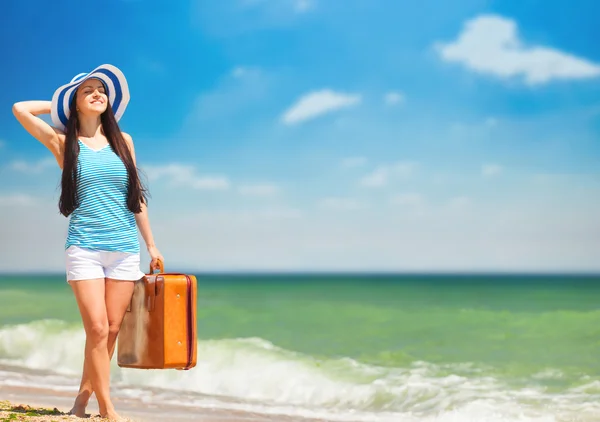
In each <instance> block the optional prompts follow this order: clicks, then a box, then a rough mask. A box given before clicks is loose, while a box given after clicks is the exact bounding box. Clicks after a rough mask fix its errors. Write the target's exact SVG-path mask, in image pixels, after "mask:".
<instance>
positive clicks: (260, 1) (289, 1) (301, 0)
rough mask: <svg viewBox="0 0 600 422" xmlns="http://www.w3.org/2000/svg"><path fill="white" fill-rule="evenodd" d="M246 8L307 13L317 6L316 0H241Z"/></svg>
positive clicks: (273, 11)
mask: <svg viewBox="0 0 600 422" xmlns="http://www.w3.org/2000/svg"><path fill="white" fill-rule="evenodd" d="M240 3H241V5H242V6H243V7H245V8H258V7H260V8H263V9H266V10H267V11H269V12H271V13H275V12H279V13H285V12H287V13H289V11H290V9H291V10H292V11H293V12H295V13H306V12H308V11H310V10H312V9H313V8H314V7H315V0H240Z"/></svg>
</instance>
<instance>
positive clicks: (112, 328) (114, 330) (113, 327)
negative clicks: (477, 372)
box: [108, 322, 121, 338]
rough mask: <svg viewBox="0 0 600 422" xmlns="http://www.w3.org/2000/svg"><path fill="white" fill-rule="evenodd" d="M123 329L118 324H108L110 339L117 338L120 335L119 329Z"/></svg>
mask: <svg viewBox="0 0 600 422" xmlns="http://www.w3.org/2000/svg"><path fill="white" fill-rule="evenodd" d="M120 328H121V326H120V325H119V324H118V323H115V322H109V323H108V336H109V337H113V338H114V337H116V336H117V335H118V334H119V329H120Z"/></svg>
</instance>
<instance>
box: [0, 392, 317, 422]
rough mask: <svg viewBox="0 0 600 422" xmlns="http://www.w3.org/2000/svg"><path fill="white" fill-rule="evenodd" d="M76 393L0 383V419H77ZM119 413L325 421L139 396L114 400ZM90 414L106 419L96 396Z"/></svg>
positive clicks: (141, 417) (149, 421) (158, 420)
mask: <svg viewBox="0 0 600 422" xmlns="http://www.w3.org/2000/svg"><path fill="white" fill-rule="evenodd" d="M72 400H73V397H71V394H70V393H69V394H67V393H65V394H62V393H57V392H56V391H50V390H47V389H42V388H35V387H28V388H22V387H10V388H6V387H0V421H5V420H27V421H36V422H37V421H63V420H64V421H67V420H68V421H71V422H73V421H77V420H82V418H77V417H75V416H72V415H68V414H67V412H68V411H69V409H70V407H71V404H72ZM114 404H115V407H116V408H117V411H118V412H119V414H120V415H121V416H122V417H124V418H127V419H128V420H130V421H132V422H164V421H174V422H175V421H177V422H179V421H181V422H183V421H200V422H226V421H231V422H238V421H253V422H275V421H277V422H326V421H325V420H324V419H308V418H301V417H292V416H286V415H265V414H260V413H253V412H242V411H236V410H224V409H210V408H202V409H199V408H193V409H187V408H181V407H175V406H169V405H164V404H161V405H160V406H153V405H151V404H150V405H149V404H148V403H143V402H141V401H139V400H133V399H128V400H119V399H115V400H114ZM11 415H14V416H11ZM88 415H89V417H88V418H85V419H83V420H94V421H95V420H98V421H102V420H106V419H102V418H100V417H99V415H98V407H97V404H96V402H95V399H94V397H92V400H91V401H90V406H89V407H88Z"/></svg>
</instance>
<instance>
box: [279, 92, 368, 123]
mask: <svg viewBox="0 0 600 422" xmlns="http://www.w3.org/2000/svg"><path fill="white" fill-rule="evenodd" d="M360 102H361V96H360V95H355V94H345V93H341V92H335V91H332V90H330V89H323V90H320V91H313V92H309V93H308V94H305V95H303V96H302V97H301V98H300V99H298V101H296V103H294V104H293V105H292V106H291V107H290V108H289V109H288V110H286V111H285V112H284V114H283V116H282V120H283V122H284V123H285V124H288V125H291V124H296V123H301V122H304V121H307V120H310V119H314V118H315V117H317V116H320V115H323V114H326V113H331V112H333V111H336V110H340V109H343V108H348V107H352V106H355V105H357V104H359V103H360Z"/></svg>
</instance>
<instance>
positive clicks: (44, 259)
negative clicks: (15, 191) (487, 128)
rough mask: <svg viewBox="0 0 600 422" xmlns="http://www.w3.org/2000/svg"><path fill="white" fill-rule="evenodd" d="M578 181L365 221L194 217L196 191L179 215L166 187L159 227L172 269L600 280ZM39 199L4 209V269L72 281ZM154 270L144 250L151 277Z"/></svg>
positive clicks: (594, 209) (230, 213)
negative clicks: (594, 275)
mask: <svg viewBox="0 0 600 422" xmlns="http://www.w3.org/2000/svg"><path fill="white" fill-rule="evenodd" d="M575 180H576V181H577V182H579V186H582V187H583V188H584V189H585V190H583V191H581V192H579V193H577V194H575V193H574V191H573V179H570V178H569V179H566V180H565V181H563V182H560V183H558V184H557V183H555V181H548V184H549V187H548V189H545V190H544V192H546V193H547V196H541V195H539V192H540V186H539V185H537V184H533V183H529V184H527V183H524V184H519V185H518V186H517V185H515V189H518V191H516V192H515V197H514V200H513V201H507V202H505V203H503V206H501V207H498V206H497V205H496V204H489V205H486V204H485V203H484V202H482V201H475V200H474V201H469V199H468V198H467V197H462V199H461V197H457V198H454V204H455V205H458V206H459V207H458V208H460V205H461V203H462V204H465V203H468V205H469V206H468V207H464V208H463V209H460V210H456V209H451V207H449V206H448V205H449V204H448V203H445V204H439V205H431V204H429V203H428V204H423V205H424V206H420V207H418V208H417V209H413V208H412V207H402V206H400V207H390V208H386V207H376V206H374V204H372V206H371V207H369V208H366V209H363V210H360V211H359V212H341V211H339V212H336V210H335V209H332V210H331V212H325V209H312V208H311V209H309V210H306V211H304V212H303V211H302V210H298V209H295V208H286V207H281V208H263V209H256V210H238V209H236V208H231V209H212V210H209V209H207V208H208V207H196V206H195V205H192V206H190V207H189V208H185V205H189V202H188V201H186V200H184V198H186V199H188V198H189V196H187V193H185V192H182V193H181V198H182V200H181V205H182V206H181V207H179V206H177V207H173V203H172V202H170V201H163V200H162V199H161V198H160V195H161V193H160V190H157V191H156V192H155V194H154V195H153V196H154V198H155V199H156V200H157V201H156V204H155V206H154V207H153V212H152V230H153V233H154V237H155V239H156V241H157V244H158V247H159V248H160V250H161V252H162V253H163V254H164V256H165V258H166V260H167V262H168V267H169V269H172V270H173V271H179V270H182V271H183V270H186V271H187V270H190V271H212V270H215V271H244V270H253V271H278V270H282V271H321V270H322V271H425V272H435V271H561V272H565V271H596V272H597V271H599V270H600V222H599V220H598V213H600V200H599V199H598V198H600V192H599V190H598V189H599V187H598V183H597V180H596V179H595V178H593V177H591V176H588V177H582V179H575ZM407 195H408V193H407ZM341 198H346V199H354V200H356V199H355V198H351V197H341ZM519 198H522V200H520V199H519ZM36 200H38V202H37V203H36V204H35V206H32V207H29V206H24V207H18V206H13V207H10V206H4V207H3V206H0V239H11V241H10V242H0V271H2V272H12V271H40V272H46V271H56V272H60V273H63V274H64V260H63V255H64V248H63V245H64V239H65V236H66V232H67V219H66V218H64V217H62V216H61V215H59V214H58V212H57V203H56V200H52V201H50V200H45V199H44V198H36ZM431 202H434V201H431ZM343 203H344V202H343V201H341V202H339V203H338V204H343ZM348 203H349V204H351V202H348ZM330 204H331V205H332V204H335V202H334V201H330ZM207 205H210V204H207ZM175 208H176V209H175ZM200 210H202V211H200ZM148 263H149V259H148V256H147V253H146V252H145V248H142V268H143V269H144V270H145V269H146V268H147V265H148Z"/></svg>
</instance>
